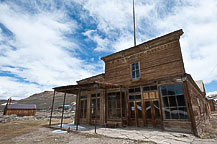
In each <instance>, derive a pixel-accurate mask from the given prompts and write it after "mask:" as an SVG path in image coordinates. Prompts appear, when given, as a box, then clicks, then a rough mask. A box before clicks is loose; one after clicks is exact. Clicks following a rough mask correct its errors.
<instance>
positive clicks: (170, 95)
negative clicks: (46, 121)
mask: <svg viewBox="0 0 217 144" xmlns="http://www.w3.org/2000/svg"><path fill="white" fill-rule="evenodd" d="M182 34H183V31H182V30H178V31H175V32H172V33H169V34H166V35H164V36H161V37H158V38H155V39H153V40H150V41H147V42H144V43H142V44H140V45H137V46H135V47H132V48H129V49H126V50H122V51H120V52H117V53H114V54H111V55H109V56H105V57H102V58H101V59H102V60H103V61H104V62H105V73H103V74H99V75H97V76H93V77H90V78H86V79H83V80H80V81H78V82H77V83H78V84H77V85H69V86H61V87H56V88H54V96H55V91H57V92H64V93H65V95H66V93H73V94H77V105H76V106H77V110H76V123H80V124H95V123H97V124H98V125H105V126H113V127H123V126H136V127H152V128H160V129H163V130H172V131H181V132H188V133H194V134H195V135H200V134H201V133H202V129H203V127H202V125H203V124H204V123H205V121H206V120H208V119H209V115H210V108H209V104H208V102H207V100H206V99H205V93H204V92H202V91H201V90H200V88H199V87H198V86H197V84H196V83H195V81H194V80H193V79H192V77H191V75H190V74H187V73H186V72H185V68H184V63H183V59H182V53H181V48H180V43H179V39H180V36H181V35H182ZM64 97H65V96H64ZM53 101H54V99H53ZM51 116H52V112H51ZM50 123H51V121H50Z"/></svg>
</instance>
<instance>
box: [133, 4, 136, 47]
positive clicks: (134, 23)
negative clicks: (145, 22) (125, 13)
mask: <svg viewBox="0 0 217 144" xmlns="http://www.w3.org/2000/svg"><path fill="white" fill-rule="evenodd" d="M133 25H134V46H136V22H135V7H134V0H133Z"/></svg>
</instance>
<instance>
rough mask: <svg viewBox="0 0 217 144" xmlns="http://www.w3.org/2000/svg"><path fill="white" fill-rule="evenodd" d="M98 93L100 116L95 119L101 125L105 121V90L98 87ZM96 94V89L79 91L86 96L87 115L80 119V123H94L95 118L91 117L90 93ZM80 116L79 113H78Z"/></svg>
mask: <svg viewBox="0 0 217 144" xmlns="http://www.w3.org/2000/svg"><path fill="white" fill-rule="evenodd" d="M98 93H99V94H100V113H99V115H100V118H99V119H97V120H96V123H97V124H100V125H103V124H104V121H105V109H104V105H105V96H104V95H105V91H104V90H103V89H99V90H98ZM92 94H96V90H91V91H81V96H87V115H86V119H80V120H79V121H80V123H86V124H94V122H95V119H92V116H91V95H92ZM79 112H80V106H79ZM79 116H80V114H79Z"/></svg>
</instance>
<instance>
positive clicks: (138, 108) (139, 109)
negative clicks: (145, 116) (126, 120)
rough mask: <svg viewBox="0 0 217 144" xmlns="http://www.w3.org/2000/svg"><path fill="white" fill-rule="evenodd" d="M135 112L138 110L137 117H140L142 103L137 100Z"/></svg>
mask: <svg viewBox="0 0 217 144" xmlns="http://www.w3.org/2000/svg"><path fill="white" fill-rule="evenodd" d="M136 104H137V112H138V118H142V103H141V102H137V103H136Z"/></svg>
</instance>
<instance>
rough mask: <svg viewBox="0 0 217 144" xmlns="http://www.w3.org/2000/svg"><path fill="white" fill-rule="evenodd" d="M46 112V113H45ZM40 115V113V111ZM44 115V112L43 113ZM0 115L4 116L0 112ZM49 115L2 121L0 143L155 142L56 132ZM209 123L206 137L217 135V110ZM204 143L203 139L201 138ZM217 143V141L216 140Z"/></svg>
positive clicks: (127, 143) (124, 143)
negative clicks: (49, 122) (51, 126)
mask: <svg viewBox="0 0 217 144" xmlns="http://www.w3.org/2000/svg"><path fill="white" fill-rule="evenodd" d="M44 114H45V113H44ZM38 115H40V113H38ZM41 115H42V114H41ZM0 117H3V116H2V114H0ZM48 121H49V119H48V118H47V117H44V118H43V116H38V118H36V117H29V118H14V117H13V119H10V120H7V121H5V122H4V121H3V122H0V144H14V143H16V144H31V143H34V144H35V143H36V144H51V143H52V144H60V143H67V144H133V143H136V144H137V143H139V144H142V143H153V142H151V141H150V142H149V141H139V140H137V141H136V140H130V139H121V138H111V137H107V136H102V135H96V134H89V133H81V132H73V131H70V132H69V133H68V132H64V133H54V131H55V129H51V128H48V127H47V125H48ZM59 121H60V119H59V118H58V119H57V118H54V119H53V120H52V122H53V124H54V123H59ZM72 121H73V120H72V119H70V118H66V119H65V120H64V122H65V123H67V122H70V123H71V122H72ZM210 122H211V124H210V125H207V127H206V130H205V137H206V138H207V137H210V138H216V137H217V112H216V113H214V114H213V116H212V119H211V120H210ZM201 143H203V139H201ZM216 144H217V142H216Z"/></svg>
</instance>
